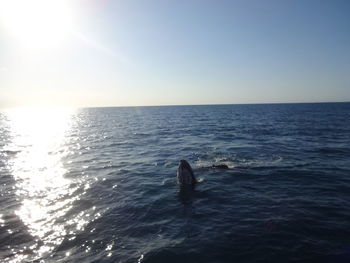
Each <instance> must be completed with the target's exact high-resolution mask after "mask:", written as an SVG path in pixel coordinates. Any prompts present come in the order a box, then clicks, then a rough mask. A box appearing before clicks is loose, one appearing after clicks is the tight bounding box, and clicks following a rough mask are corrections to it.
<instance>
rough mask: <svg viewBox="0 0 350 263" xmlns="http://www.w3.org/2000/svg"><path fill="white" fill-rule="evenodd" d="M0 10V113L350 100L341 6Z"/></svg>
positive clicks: (253, 2)
mask: <svg viewBox="0 0 350 263" xmlns="http://www.w3.org/2000/svg"><path fill="white" fill-rule="evenodd" d="M0 1H2V4H3V6H2V10H5V11H6V12H7V14H11V17H12V18H13V17H15V18H16V16H17V17H18V18H17V22H16V21H15V22H13V21H10V22H9V21H8V20H9V18H8V17H6V14H4V12H2V14H1V13H0V15H2V19H1V20H0V21H1V22H2V24H1V27H0V107H11V106H21V105H27V104H34V105H36V104H39V105H41V104H44V105H71V106H120V105H168V104H220V103H267V102H317V101H350V15H349V14H350V1H347V0H339V1H337V0H328V1H326V0H289V1H287V0H274V1H271V0H270V1H269V0H265V1H261V0H239V1H238V0H237V1H235V0H228V1H224V0H217V1H214V0H212V1H204V0H198V1H193V0H176V1H164V0H163V1H161V0H157V1H156V0H139V1H136V0H128V1H126V0H125V1H121V0H119V1H108V0H76V1H74V0H71V1H66V4H65V6H64V8H65V9H62V10H69V12H68V13H67V14H69V15H67V14H66V13H65V11H62V10H61V9H60V8H59V7H55V8H50V7H49V6H48V5H47V4H42V3H43V2H42V1H40V0H26V1H27V2H28V3H31V4H32V5H33V6H34V7H38V6H39V8H30V7H28V6H25V5H22V4H21V1H20V0H16V1H17V2H19V3H17V4H16V7H11V6H10V7H9V4H8V3H6V2H9V1H14V0H0ZM47 1H48V0H47ZM47 1H46V2H47ZM52 2H55V1H52ZM21 8H22V9H23V10H21ZM7 9H8V10H7ZM33 10H34V11H33ZM38 10H39V11H38ZM57 10H58V11H57ZM60 10H61V11H60ZM23 12H25V15H24V13H23ZM38 12H39V13H38ZM43 14H46V15H43ZM27 16H28V18H27ZM33 17H34V18H37V19H38V21H39V22H38V23H36V22H35V21H34V22H35V23H34V22H33V23H30V22H31V20H32V19H33ZM24 18H26V22H24V21H22V20H24ZM68 18H69V19H68ZM28 21H29V22H28ZM67 21H69V23H68V22H67ZM18 24H19V25H18ZM62 24H63V26H62ZM43 25H45V26H46V27H44V26H43ZM34 27H35V28H37V29H33V28H34ZM48 28H50V29H48ZM25 32H26V33H25ZM48 38H50V39H48ZM49 40H51V41H49Z"/></svg>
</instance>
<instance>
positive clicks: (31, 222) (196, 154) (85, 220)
mask: <svg viewBox="0 0 350 263" xmlns="http://www.w3.org/2000/svg"><path fill="white" fill-rule="evenodd" d="M181 159H186V160H188V161H189V163H190V164H191V165H192V167H193V169H194V173H195V176H196V178H197V181H198V184H197V186H196V188H195V190H194V191H193V192H187V193H186V194H184V193H183V192H181V191H179V186H178V184H177V181H176V169H177V166H178V163H179V160H181ZM218 164H226V165H227V166H228V167H229V169H225V170H223V169H214V168H210V166H212V165H218ZM0 209H1V210H0V262H86V263H88V262H135V263H137V262H144V263H146V262H148V263H158V262H159V263H163V262H182V263H184V262H208V263H209V262H210V263H212V262H350V103H318V104H264V105H217V106H166V107H165V106H164V107H125V108H86V109H77V110H72V109H47V110H43V109H17V110H6V111H2V112H1V113H0Z"/></svg>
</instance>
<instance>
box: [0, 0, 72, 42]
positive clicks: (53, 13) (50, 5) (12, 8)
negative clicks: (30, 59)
mask: <svg viewBox="0 0 350 263" xmlns="http://www.w3.org/2000/svg"><path fill="white" fill-rule="evenodd" d="M0 16H1V20H2V21H1V22H2V23H3V25H4V27H5V28H6V29H7V31H8V32H9V33H10V34H12V35H13V36H14V37H15V38H17V39H18V41H19V42H20V44H21V45H23V46H24V47H28V48H53V47H58V46H60V45H61V44H62V43H63V41H64V40H65V39H66V38H67V37H68V35H69V34H70V32H71V30H72V15H71V10H70V9H69V6H68V5H67V2H66V1H64V0H0Z"/></svg>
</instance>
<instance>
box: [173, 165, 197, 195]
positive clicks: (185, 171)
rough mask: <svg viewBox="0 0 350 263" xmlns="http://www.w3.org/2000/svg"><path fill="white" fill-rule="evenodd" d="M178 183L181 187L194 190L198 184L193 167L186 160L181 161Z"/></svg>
mask: <svg viewBox="0 0 350 263" xmlns="http://www.w3.org/2000/svg"><path fill="white" fill-rule="evenodd" d="M177 182H178V184H179V185H180V186H181V187H191V188H192V189H194V187H195V185H196V183H197V181H196V178H195V177H194V173H193V170H192V167H191V165H190V164H189V163H188V162H187V161H186V160H180V163H179V166H178V168H177Z"/></svg>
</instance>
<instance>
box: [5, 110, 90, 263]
mask: <svg viewBox="0 0 350 263" xmlns="http://www.w3.org/2000/svg"><path fill="white" fill-rule="evenodd" d="M72 114H73V111H72V110H69V109H15V110H9V111H8V112H7V117H8V120H9V123H10V127H11V134H12V143H11V144H10V145H9V148H10V150H12V151H16V152H17V154H16V155H15V156H14V158H13V159H12V160H11V161H10V162H9V167H10V170H11V173H12V176H13V177H14V179H15V181H16V186H15V187H16V196H17V198H18V199H19V200H21V206H20V208H19V209H18V210H17V211H16V212H15V213H16V215H17V216H18V217H19V218H20V219H21V221H22V222H23V223H24V224H25V225H26V226H27V228H28V232H29V233H30V235H31V236H33V237H34V238H35V240H36V244H34V245H32V246H31V247H30V248H31V250H32V251H33V253H34V254H36V255H37V257H41V256H42V255H43V254H44V253H48V252H50V251H52V250H53V249H54V248H55V247H57V246H58V245H59V244H61V243H62V241H63V239H64V238H65V236H66V235H67V231H66V228H65V224H69V222H68V223H67V222H66V221H65V218H64V217H65V215H66V213H67V212H68V211H69V210H70V209H71V208H72V203H73V201H74V200H76V199H77V198H79V196H77V195H74V194H73V192H74V191H75V190H76V189H75V188H74V187H71V183H72V182H71V180H70V179H67V178H65V177H64V175H65V172H66V170H65V168H64V166H63V164H62V161H61V159H62V157H63V156H64V155H65V154H66V151H67V149H65V148H64V145H67V144H66V143H65V140H66V138H65V134H66V132H67V131H68V130H69V129H70V126H71V122H72V118H71V116H72ZM78 219H79V218H76V219H75V220H73V222H72V221H70V223H71V224H72V223H76V224H79V225H84V224H85V222H81V221H82V220H81V219H80V221H79V222H76V221H77V220H78ZM23 257H24V255H20V254H18V255H17V258H16V260H14V262H16V261H21V260H23Z"/></svg>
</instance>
